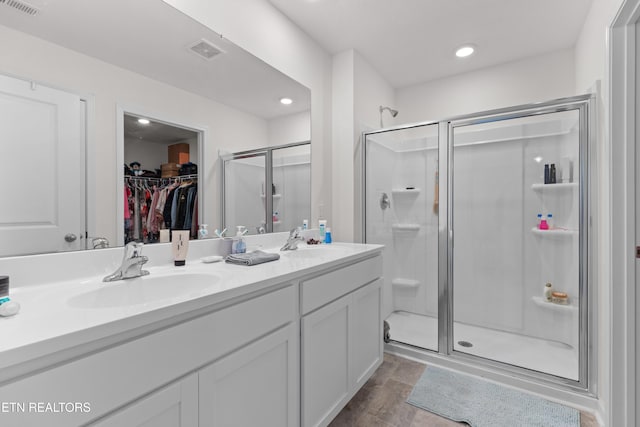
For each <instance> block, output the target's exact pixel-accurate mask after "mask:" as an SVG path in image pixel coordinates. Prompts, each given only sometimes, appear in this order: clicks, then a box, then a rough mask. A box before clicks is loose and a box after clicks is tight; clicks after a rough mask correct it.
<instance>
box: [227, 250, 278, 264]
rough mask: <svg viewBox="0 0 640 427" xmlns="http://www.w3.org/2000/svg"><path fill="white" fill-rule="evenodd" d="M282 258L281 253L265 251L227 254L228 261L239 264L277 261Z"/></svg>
mask: <svg viewBox="0 0 640 427" xmlns="http://www.w3.org/2000/svg"><path fill="white" fill-rule="evenodd" d="M278 259H280V254H274V253H269V252H263V251H253V252H247V253H246V254H231V255H227V258H226V259H225V261H226V262H228V263H231V264H239V265H256V264H262V263H264V262H269V261H276V260H278Z"/></svg>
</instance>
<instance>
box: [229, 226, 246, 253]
mask: <svg viewBox="0 0 640 427" xmlns="http://www.w3.org/2000/svg"><path fill="white" fill-rule="evenodd" d="M246 232H247V230H246V228H245V227H244V225H238V226H236V237H234V238H233V243H232V244H231V253H232V254H243V253H245V252H247V244H246V243H245V241H244V239H243V238H242V236H244V235H245V233H246Z"/></svg>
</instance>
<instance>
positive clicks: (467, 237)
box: [449, 104, 586, 381]
mask: <svg viewBox="0 0 640 427" xmlns="http://www.w3.org/2000/svg"><path fill="white" fill-rule="evenodd" d="M581 105H583V106H584V104H581ZM582 114H584V112H583V111H582V110H581V108H580V106H579V105H575V106H571V105H569V106H563V107H560V108H558V107H554V108H547V110H542V111H541V110H534V111H531V110H528V111H523V112H510V113H509V114H508V115H503V116H500V115H496V116H490V117H478V118H472V119H463V120H459V121H452V122H451V123H450V126H449V144H450V148H449V150H450V151H449V152H450V155H451V160H450V163H449V164H450V167H451V168H452V171H451V172H452V173H451V175H450V176H451V181H450V182H451V186H452V187H451V217H450V218H451V221H452V222H451V224H452V227H451V228H452V231H453V249H452V251H453V252H452V253H453V259H452V267H450V268H451V269H452V270H451V272H452V280H451V281H450V292H451V297H450V298H451V302H452V319H451V320H452V330H453V332H452V339H451V342H450V344H449V348H450V351H452V352H453V353H458V354H460V353H465V354H467V355H473V356H479V357H482V358H485V359H489V360H491V361H497V362H501V363H505V364H508V365H513V366H517V367H522V368H527V369H530V370H533V371H538V372H541V373H544V374H547V375H551V376H555V377H559V378H563V379H569V380H572V381H579V380H580V379H581V378H583V376H581V371H580V369H581V366H582V367H584V360H581V356H580V355H581V353H582V354H585V353H586V352H581V351H580V349H581V345H582V346H583V347H584V344H585V342H584V338H585V336H586V335H582V336H581V333H580V332H581V330H583V328H586V323H585V324H581V319H582V316H581V312H580V310H581V304H580V303H581V300H582V299H586V293H585V292H584V290H585V285H584V284H583V283H584V279H585V277H586V274H585V273H586V272H585V271H583V270H582V267H583V265H582V264H581V247H582V245H581V243H580V241H581V239H583V238H584V236H585V233H584V231H585V230H583V229H582V228H583V225H584V217H581V215H582V213H583V212H584V211H583V209H581V206H582V205H581V203H580V201H581V200H580V199H581V187H580V177H581V176H582V174H581V171H583V170H584V168H583V164H582V162H583V159H584V157H583V156H584V155H586V149H585V147H586V128H585V127H584V123H582V126H581V120H580V119H581V115H582ZM581 141H582V142H581ZM541 220H542V221H541ZM547 283H549V284H551V285H550V291H551V292H556V294H553V295H551V293H550V292H545V290H549V289H547V288H546V287H545V285H546V284H547Z"/></svg>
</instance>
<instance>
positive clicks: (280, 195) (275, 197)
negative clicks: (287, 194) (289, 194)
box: [260, 194, 282, 199]
mask: <svg viewBox="0 0 640 427" xmlns="http://www.w3.org/2000/svg"><path fill="white" fill-rule="evenodd" d="M260 197H262V198H263V199H264V194H261V195H260ZM280 197H282V194H272V195H271V198H272V199H279V198H280Z"/></svg>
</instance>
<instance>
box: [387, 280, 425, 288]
mask: <svg viewBox="0 0 640 427" xmlns="http://www.w3.org/2000/svg"><path fill="white" fill-rule="evenodd" d="M391 284H392V285H393V286H397V287H399V288H411V289H417V288H418V287H419V286H420V281H419V280H414V279H403V278H396V279H392V280H391Z"/></svg>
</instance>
